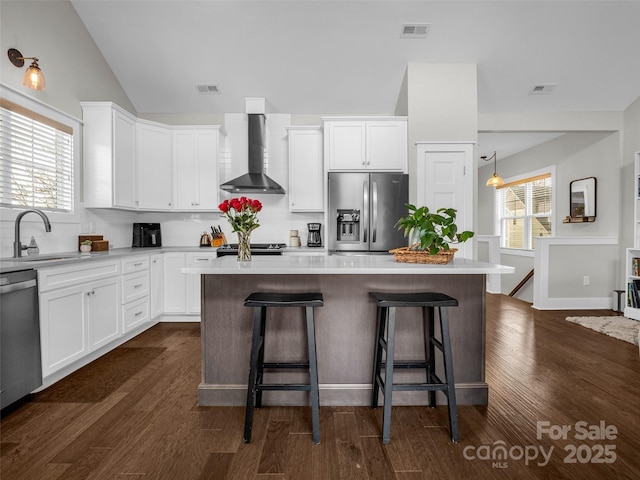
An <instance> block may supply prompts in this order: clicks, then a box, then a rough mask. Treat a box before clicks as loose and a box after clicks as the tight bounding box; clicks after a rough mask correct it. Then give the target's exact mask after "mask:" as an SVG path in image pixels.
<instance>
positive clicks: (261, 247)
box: [216, 243, 287, 257]
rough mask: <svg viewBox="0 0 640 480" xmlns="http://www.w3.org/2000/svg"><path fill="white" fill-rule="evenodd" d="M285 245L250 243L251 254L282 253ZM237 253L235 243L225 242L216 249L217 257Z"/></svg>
mask: <svg viewBox="0 0 640 480" xmlns="http://www.w3.org/2000/svg"><path fill="white" fill-rule="evenodd" d="M286 246H287V244H286V243H252V244H251V255H282V249H283V248H285V247H286ZM237 253H238V244H237V243H225V244H224V245H222V246H220V247H218V250H216V255H217V256H218V257H221V256H223V255H236V254H237Z"/></svg>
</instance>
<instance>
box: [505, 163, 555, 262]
mask: <svg viewBox="0 0 640 480" xmlns="http://www.w3.org/2000/svg"><path fill="white" fill-rule="evenodd" d="M495 196H496V198H495V201H496V231H497V232H498V235H500V242H501V247H503V248H514V249H521V250H533V249H534V246H535V242H534V239H535V238H536V237H549V236H551V235H552V234H553V232H552V222H551V213H552V207H551V206H552V198H553V191H552V182H551V174H550V173H549V174H544V175H537V176H535V177H529V178H524V179H522V180H519V181H517V182H509V183H506V184H505V185H504V186H502V187H498V188H497V189H496V192H495Z"/></svg>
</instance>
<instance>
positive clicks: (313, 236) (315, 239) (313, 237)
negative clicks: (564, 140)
mask: <svg viewBox="0 0 640 480" xmlns="http://www.w3.org/2000/svg"><path fill="white" fill-rule="evenodd" d="M307 230H309V236H308V237H307V247H321V246H322V236H321V235H320V231H321V230H322V224H321V223H307Z"/></svg>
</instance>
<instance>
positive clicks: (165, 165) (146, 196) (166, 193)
mask: <svg viewBox="0 0 640 480" xmlns="http://www.w3.org/2000/svg"><path fill="white" fill-rule="evenodd" d="M136 140H137V141H136V157H137V160H138V208H140V209H147V210H167V209H171V208H172V204H173V161H172V155H171V129H170V128H168V127H167V126H165V125H160V124H154V123H151V122H145V121H141V120H138V123H137V125H136Z"/></svg>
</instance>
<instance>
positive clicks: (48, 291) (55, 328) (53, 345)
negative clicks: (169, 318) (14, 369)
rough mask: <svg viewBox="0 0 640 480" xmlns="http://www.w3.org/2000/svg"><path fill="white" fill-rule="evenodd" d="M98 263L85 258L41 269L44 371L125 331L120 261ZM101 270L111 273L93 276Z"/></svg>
mask: <svg viewBox="0 0 640 480" xmlns="http://www.w3.org/2000/svg"><path fill="white" fill-rule="evenodd" d="M93 266H94V267H95V269H94V268H91V264H84V265H82V266H71V267H58V268H51V269H43V270H40V271H39V272H38V280H39V286H40V337H41V344H42V374H43V376H44V377H46V376H48V375H50V374H52V373H54V372H56V371H57V370H59V369H61V368H63V367H65V366H67V365H70V364H71V363H73V362H74V361H76V360H78V359H80V358H82V357H84V356H85V355H87V354H89V353H91V352H92V351H94V350H96V349H98V348H100V347H102V346H103V345H106V344H107V343H109V342H111V341H113V340H115V339H116V338H118V337H120V336H121V335H122V333H123V332H122V328H121V323H120V298H121V296H120V289H121V277H120V270H119V265H118V262H108V263H101V264H94V265H93ZM96 272H102V273H96ZM101 275H102V276H104V277H106V278H101V279H94V278H96V277H100V276H101ZM64 279H66V280H64ZM57 285H61V286H60V287H56V286H57Z"/></svg>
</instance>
